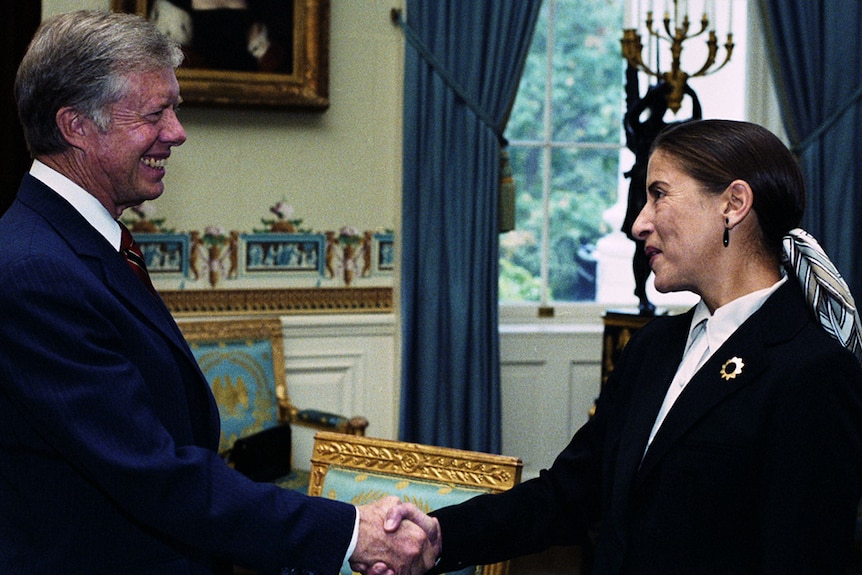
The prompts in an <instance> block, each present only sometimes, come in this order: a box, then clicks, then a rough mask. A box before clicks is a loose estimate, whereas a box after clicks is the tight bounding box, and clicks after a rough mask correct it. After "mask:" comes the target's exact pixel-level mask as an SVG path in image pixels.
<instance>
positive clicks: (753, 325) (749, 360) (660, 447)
mask: <svg viewBox="0 0 862 575" xmlns="http://www.w3.org/2000/svg"><path fill="white" fill-rule="evenodd" d="M795 289H796V286H795V285H793V284H790V282H788V283H787V284H785V285H783V286H782V287H781V288H779V290H777V291H776V292H775V293H774V294H773V295H772V296H771V297H770V298H769V299H768V300H767V301H766V302H765V303H764V304H763V306H762V307H761V308H760V310H758V311H757V312H755V314H754V315H752V316H751V317H750V318H748V319H747V320H746V321H745V322H744V323H743V324H742V325H741V326H740V327H739V329H737V330H736V332H735V333H734V334H733V335H731V336H730V338H729V339H728V340H727V341H726V342H725V343H724V345H722V346H721V347H720V348H719V349H718V350H716V351H715V353H713V355H712V357H710V358H709V360H708V361H707V362H706V363H705V364H704V365H703V366H702V367H701V368H700V370H698V372H697V373H696V374H695V375H694V377H692V380H691V381H690V382H689V383H688V385H686V387H685V389H684V390H683V391H682V393H681V394H680V396H679V398H678V399H677V401H676V403H675V404H674V406H673V407H672V408H671V410H670V412H668V414H667V416H666V417H665V420H664V422H663V423H662V426H661V428H660V429H659V432H658V433H657V434H656V436H655V438H654V439H653V443H652V445H651V446H650V448H649V450H647V453H646V456H645V457H644V460H643V463H642V464H641V468H640V473H641V474H642V476H645V475H646V474H648V473H649V472H650V471H651V470H652V469H653V468H654V467H655V466H656V465H657V464H658V462H659V461H660V460H661V458H662V456H663V455H664V454H666V453H667V452H668V450H670V449H672V448H673V446H674V445H675V444H676V442H678V441H679V440H680V438H681V437H682V436H683V435H684V434H685V433H686V432H687V431H688V430H689V429H690V428H691V427H692V426H693V425H695V424H697V422H698V421H699V420H701V419H702V418H703V417H706V416H707V415H708V414H709V412H710V411H711V410H712V409H713V408H714V407H715V406H716V405H718V404H719V403H720V402H722V401H724V400H725V399H726V398H727V397H729V396H731V395H733V394H735V393H737V392H738V391H739V390H740V389H742V388H744V387H745V386H747V385H749V384H751V383H753V382H756V381H757V379H758V378H759V377H760V376H761V375H762V374H763V372H764V371H766V370H767V368H768V367H769V360H768V359H767V358H768V353H767V352H766V348H767V347H768V346H770V345H772V344H773V343H774V342H777V341H781V340H784V339H787V338H789V337H792V335H793V334H795V333H796V332H797V331H798V330H799V329H801V327H802V326H803V325H804V323H805V319H804V318H805V311H804V309H803V310H801V313H800V310H798V309H797V308H798V307H799V306H800V305H802V302H801V299H800V298H799V297H798V294H796V293H795V291H794V290H795Z"/></svg>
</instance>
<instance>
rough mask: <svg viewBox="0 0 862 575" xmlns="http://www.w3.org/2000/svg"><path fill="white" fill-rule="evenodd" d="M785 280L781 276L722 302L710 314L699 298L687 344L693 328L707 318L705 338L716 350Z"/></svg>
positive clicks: (785, 277) (785, 278) (710, 347)
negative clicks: (767, 284)
mask: <svg viewBox="0 0 862 575" xmlns="http://www.w3.org/2000/svg"><path fill="white" fill-rule="evenodd" d="M785 281H787V276H784V277H782V278H781V279H780V280H778V281H777V282H775V283H774V284H772V285H771V286H769V287H767V288H763V289H761V290H757V291H753V292H751V293H749V294H746V295H744V296H742V297H739V298H736V299H735V300H733V301H731V302H729V303H726V304H724V305H723V306H721V307H720V308H718V309H716V310H715V313H713V314H712V315H710V313H709V308H707V307H706V304H705V303H704V301H703V300H700V301H699V302H698V303H697V305H696V306H695V308H694V315H693V316H692V319H691V326H690V327H689V334H688V337H689V344H690V343H691V339H692V336H693V333H694V328H695V327H696V326H697V325H698V324H699V323H700V322H701V321H702V320H704V319H708V320H709V321H708V322H707V323H706V338H707V342H708V343H709V349H711V350H713V351H714V350H717V349H718V348H719V347H721V345H722V344H723V343H724V342H725V341H727V338H729V337H730V336H731V335H732V334H733V332H735V331H736V330H737V329H738V328H739V326H741V325H742V324H743V323H745V320H747V319H748V318H749V317H751V316H752V315H754V312H756V311H757V310H759V309H760V307H761V306H762V305H763V304H764V302H766V300H767V299H769V296H771V295H772V294H773V293H774V292H775V291H776V290H777V289H778V288H779V287H781V285H782V284H783V283H784V282H785Z"/></svg>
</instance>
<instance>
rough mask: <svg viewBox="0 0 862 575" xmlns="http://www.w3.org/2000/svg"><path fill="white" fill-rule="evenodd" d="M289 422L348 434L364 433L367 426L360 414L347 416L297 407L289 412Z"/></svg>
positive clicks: (365, 420) (366, 421)
mask: <svg viewBox="0 0 862 575" xmlns="http://www.w3.org/2000/svg"><path fill="white" fill-rule="evenodd" d="M290 423H293V424H296V425H302V426H305V427H311V428H314V429H322V430H329V431H338V432H340V433H348V434H350V435H365V429H366V428H367V427H368V420H367V419H366V418H364V417H362V416H361V415H357V416H354V417H351V418H347V417H345V416H343V415H338V414H335V413H329V412H326V411H320V410H317V409H297V410H296V411H294V412H293V413H291V416H290Z"/></svg>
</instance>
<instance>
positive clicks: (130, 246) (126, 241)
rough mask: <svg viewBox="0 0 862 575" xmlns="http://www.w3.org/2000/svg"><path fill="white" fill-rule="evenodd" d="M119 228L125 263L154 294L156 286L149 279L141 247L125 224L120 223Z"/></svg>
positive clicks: (121, 251) (121, 249)
mask: <svg viewBox="0 0 862 575" xmlns="http://www.w3.org/2000/svg"><path fill="white" fill-rule="evenodd" d="M120 230H121V231H122V234H121V236H120V253H121V254H123V257H124V258H126V263H127V264H129V267H130V268H131V269H132V271H133V272H135V275H136V276H138V279H140V280H141V281H142V282H143V283H144V285H145V286H147V289H148V290H150V293H152V294H153V295H156V288H154V287H153V282H152V281H150V274H149V273H148V272H147V264H146V262H145V261H144V254H142V253H141V248H139V247H138V244H136V243H135V238H133V237H132V232H130V231H129V229H128V228H127V227H126V226H124V225H123V224H120Z"/></svg>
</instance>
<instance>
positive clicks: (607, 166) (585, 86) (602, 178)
mask: <svg viewBox="0 0 862 575" xmlns="http://www.w3.org/2000/svg"><path fill="white" fill-rule="evenodd" d="M636 1H637V0H635V2H636ZM649 2H650V3H651V5H655V4H656V2H655V0H649ZM640 4H641V8H640V9H639V10H638V13H639V18H638V20H640V21H643V20H644V19H645V18H646V6H647V0H640ZM670 4H671V5H672V2H671V3H670ZM686 4H687V5H688V6H689V9H690V11H691V12H690V13H691V14H695V13H696V10H698V9H701V7H704V8H706V9H708V10H713V9H712V8H710V7H709V4H710V0H707V2H706V4H707V6H704V4H703V3H702V2H697V1H696V0H691V1H690V2H686ZM714 4H715V2H714V0H712V5H714ZM664 5H665V6H666V5H668V2H665V4H664ZM681 5H682V4H681ZM719 5H720V6H724V7H725V8H724V9H725V10H727V8H726V6H728V5H733V9H732V11H729V12H728V13H727V14H718V15H717V16H716V17H715V18H714V20H716V21H717V22H718V28H717V31H718V39H719V45H720V46H721V48H720V50H719V53H718V61H719V62H721V61H722V60H723V59H724V54H725V51H724V48H723V44H724V41H725V39H726V31H727V29H728V19H729V18H730V17H731V14H732V13H733V14H735V15H733V20H734V26H733V32H734V43H735V45H736V46H735V49H734V52H733V57H732V58H731V61H730V63H729V64H728V65H727V66H725V68H723V69H722V70H721V71H720V72H718V73H717V74H715V75H711V76H707V77H704V78H693V79H691V80H690V82H689V84H690V86H691V87H692V88H693V89H694V90H695V92H696V93H697V95H698V98H699V100H700V103H701V106H702V108H703V117H705V118H709V117H713V118H717V117H722V118H735V119H742V118H743V117H744V110H745V97H744V94H745V89H744V86H745V55H746V50H745V45H744V44H745V38H746V30H745V12H746V0H729V2H728V3H719ZM656 17H657V18H658V17H659V15H656ZM697 20H698V24H699V17H698V18H697ZM622 22H623V1H622V0H545V1H544V4H543V6H542V10H541V14H540V16H539V21H538V23H537V26H536V31H535V34H534V36H533V43H532V46H531V48H530V52H529V54H528V56H527V60H526V64H525V67H524V74H523V77H522V79H521V84H520V86H519V90H518V95H517V97H516V100H515V104H514V106H513V109H512V113H511V115H510V119H509V123H508V125H507V128H506V137H507V139H508V140H509V154H510V161H511V166H512V171H513V174H514V179H515V183H516V186H517V192H516V194H517V195H516V206H515V210H516V229H515V230H513V231H511V232H508V233H505V234H503V235H501V237H500V301H501V303H503V304H507V303H522V304H523V303H528V304H538V305H540V306H559V305H560V304H565V303H569V302H596V303H601V304H610V305H636V304H637V299H636V298H635V296H634V294H633V291H634V277H633V274H632V271H631V261H632V254H633V253H634V243H633V242H632V241H630V240H629V239H628V238H627V237H626V235H625V234H624V233H623V232H622V231H621V226H622V222H623V218H624V216H625V212H626V202H627V197H628V185H629V180H628V179H627V178H625V177H624V175H623V173H624V172H626V171H627V170H628V169H630V168H631V166H632V164H633V163H634V155H633V154H632V153H631V151H630V150H628V149H627V148H626V147H625V136H624V131H623V123H622V119H623V115H624V112H625V101H624V100H625V94H624V88H625V86H624V72H625V61H624V60H623V58H622V56H621V48H620V38H621V36H622ZM693 26H694V24H693ZM642 34H643V31H642ZM643 35H644V37H645V36H646V35H645V34H643ZM644 44H645V47H644V57H645V58H646V57H647V56H648V52H647V51H648V50H650V49H649V48H647V47H646V44H647V42H646V40H644ZM660 53H661V52H660ZM705 59H706V47H705V42H704V41H702V40H701V39H700V38H695V39H690V40H688V41H687V42H686V43H684V44H683V54H682V68H683V70H686V71H692V72H693V71H694V70H695V69H697V68H700V66H701V65H702V64H703V62H704V61H705ZM654 81H655V79H654V78H648V77H647V76H646V74H643V73H641V74H639V84H640V86H639V93H640V94H641V95H643V94H644V93H645V91H646V89H647V87H648V85H652V84H654ZM691 114H692V112H691V103H690V99H689V98H686V100H685V101H684V104H683V107H682V109H680V111H679V112H678V113H677V114H676V115H672V114H671V113H668V115H667V116H666V117H665V120H666V121H667V122H672V121H676V120H681V119H685V118H688V117H691ZM650 283H651V282H650ZM649 293H650V301H652V302H653V303H656V304H657V305H670V304H673V303H688V302H690V301H693V300H692V297H691V294H657V293H656V292H655V291H654V290H652V289H651V288H650V291H649Z"/></svg>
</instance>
